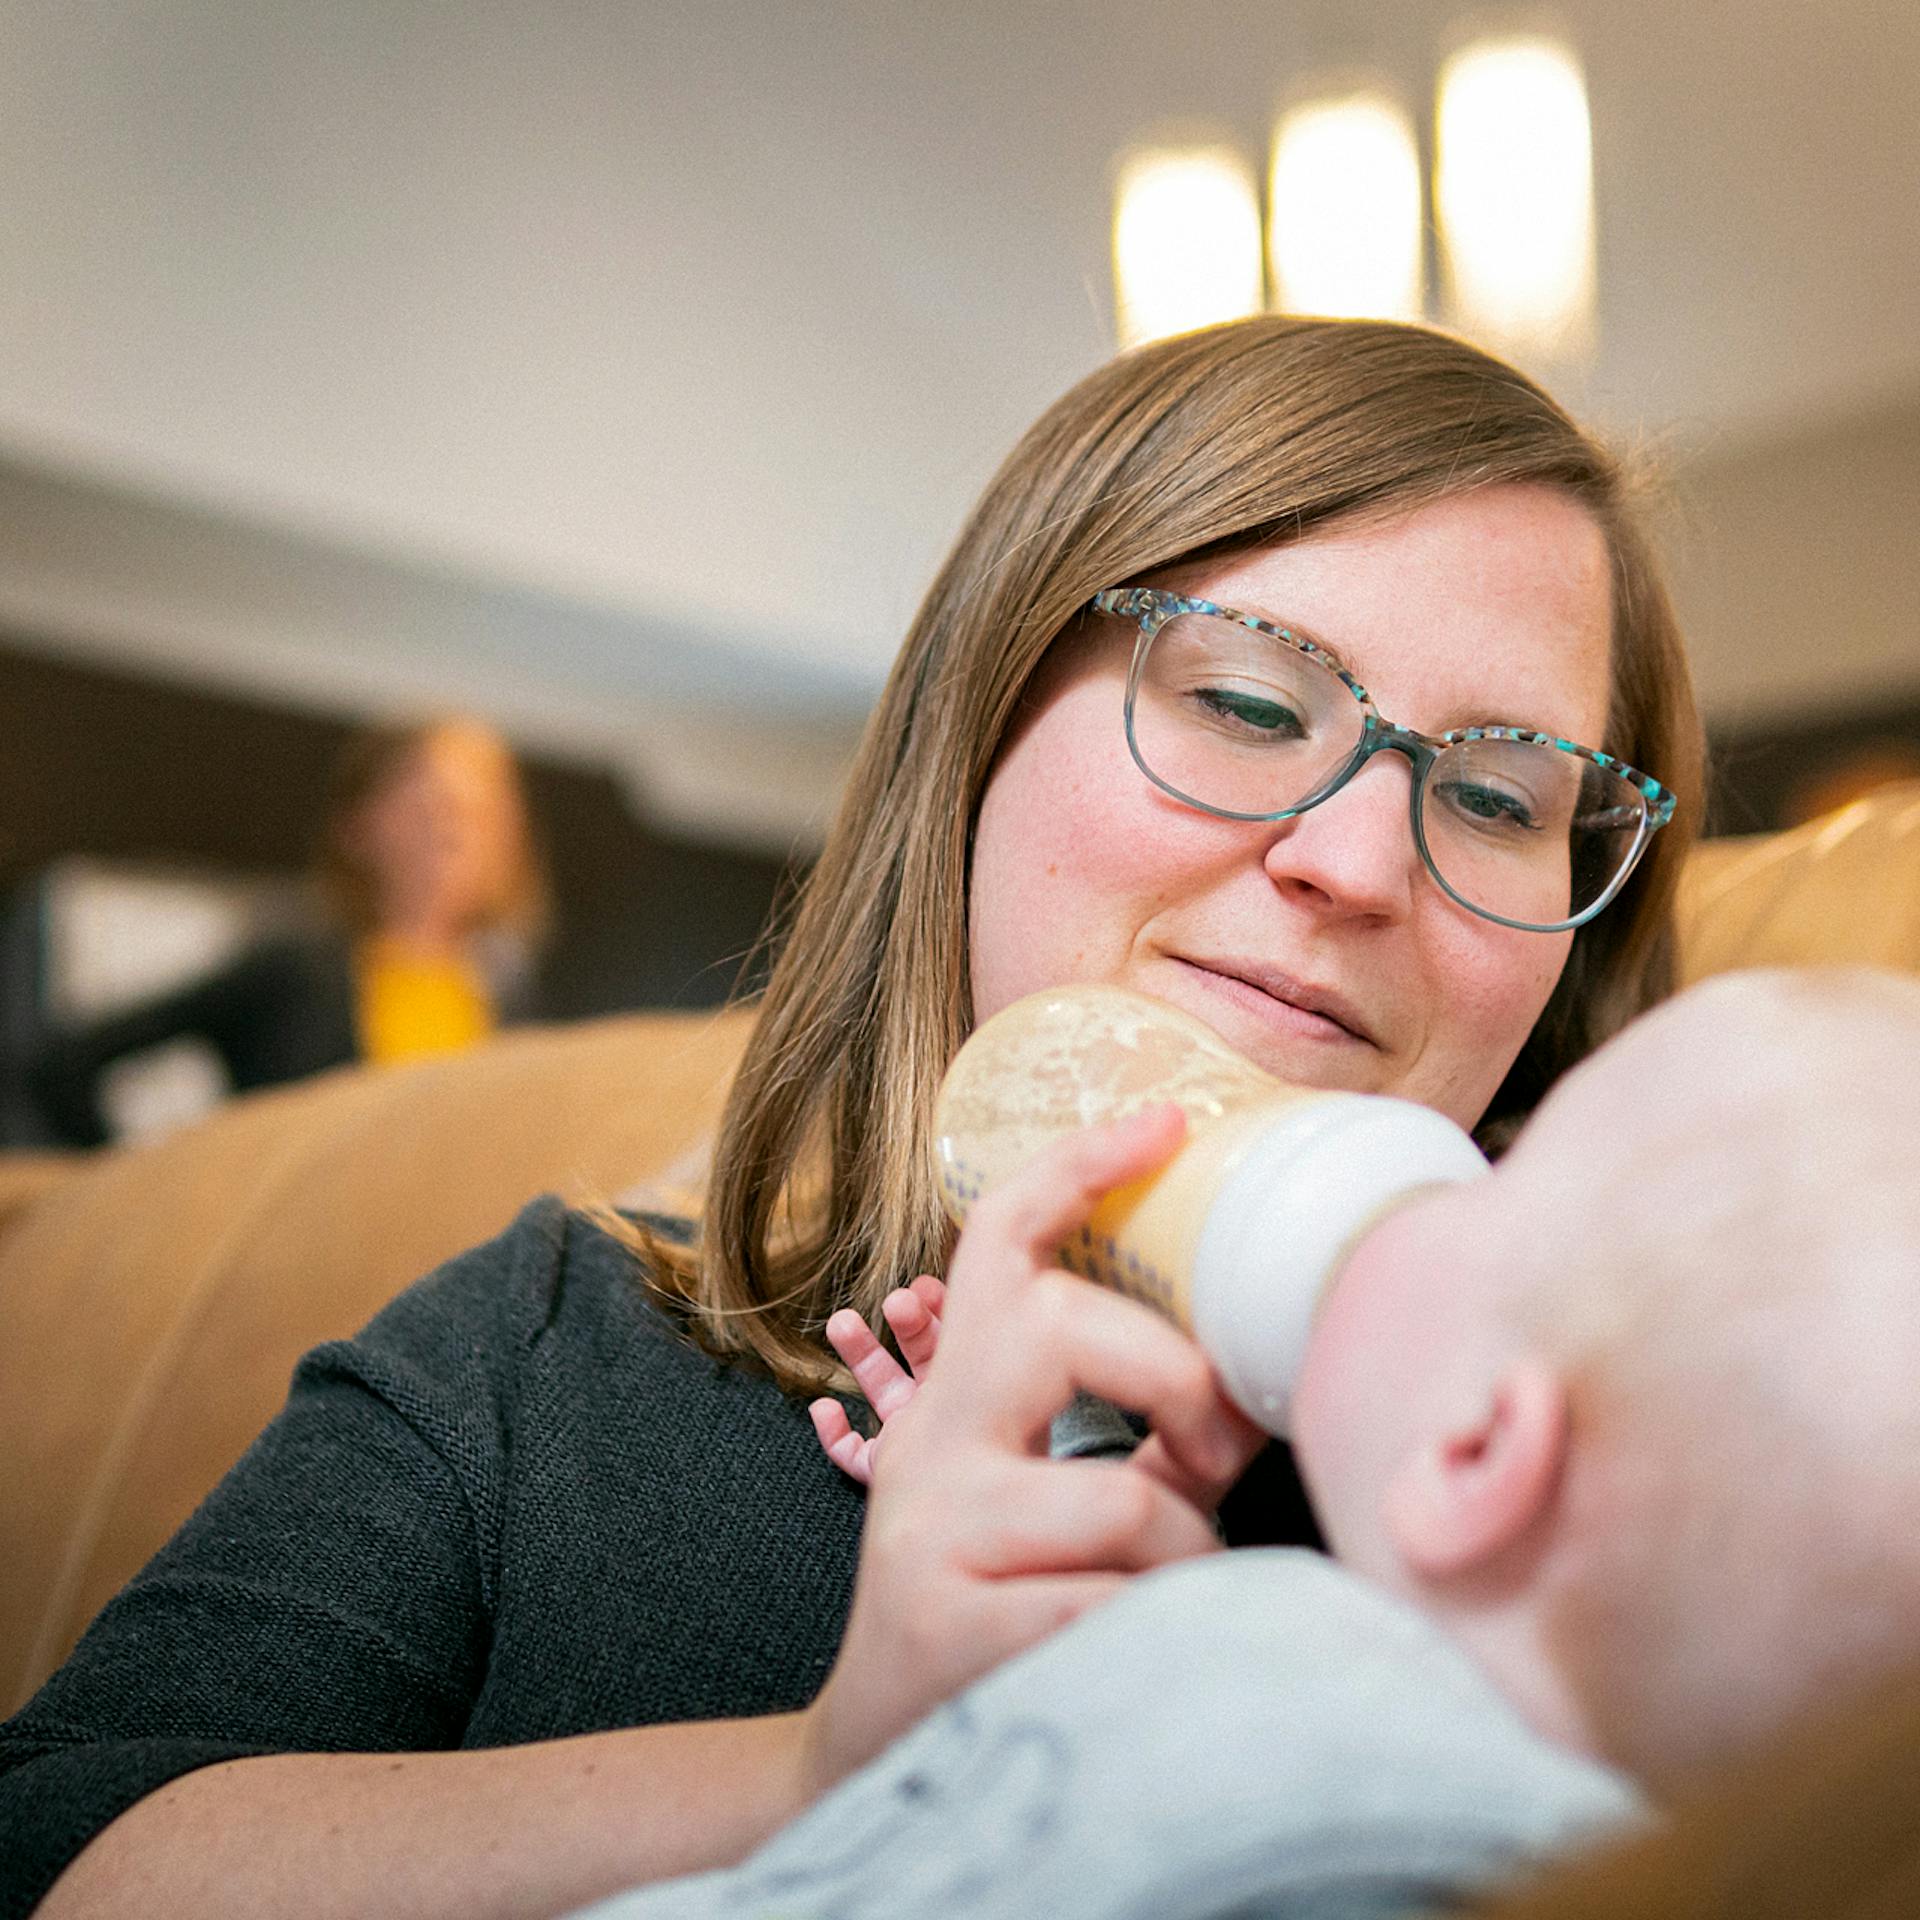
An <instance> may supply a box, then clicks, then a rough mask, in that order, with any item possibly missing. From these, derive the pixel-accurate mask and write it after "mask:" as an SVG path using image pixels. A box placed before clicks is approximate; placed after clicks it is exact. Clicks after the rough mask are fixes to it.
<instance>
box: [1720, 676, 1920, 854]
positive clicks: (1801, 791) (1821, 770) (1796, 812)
mask: <svg viewBox="0 0 1920 1920" xmlns="http://www.w3.org/2000/svg"><path fill="white" fill-rule="evenodd" d="M1712 754H1713V779H1712V786H1711V790H1710V805H1709V807H1708V819H1707V825H1708V830H1709V831H1710V832H1713V833H1765V832H1769V831H1771V830H1773V829H1775V828H1778V827H1787V826H1792V825H1794V824H1796V823H1797V822H1799V821H1801V820H1808V819H1811V818H1812V817H1813V816H1814V815H1815V814H1819V813H1825V812H1828V811H1829V810H1830V809H1831V808H1834V807H1837V806H1841V805H1843V804H1844V803H1845V802H1846V801H1848V800H1852V799H1856V798H1858V796H1859V795H1860V794H1861V793H1862V792H1864V791H1865V790H1866V788H1867V787H1868V786H1870V785H1874V784H1877V783H1878V782H1880V781H1883V780H1916V779H1920V705H1917V706H1895V707H1887V708H1876V709H1874V710H1872V711H1870V712H1867V713H1861V714H1854V715H1851V716H1841V717H1832V716H1829V717H1827V718H1823V719H1819V720H1811V721H1805V722H1800V723H1798V724H1794V725H1783V724H1780V723H1778V722H1775V723H1774V724H1772V725H1769V726H1765V727H1747V728H1741V729H1737V730H1736V729H1726V730H1716V731H1715V732H1714V733H1713V737H1712Z"/></svg>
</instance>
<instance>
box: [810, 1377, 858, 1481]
mask: <svg viewBox="0 0 1920 1920" xmlns="http://www.w3.org/2000/svg"><path fill="white" fill-rule="evenodd" d="M807 1413H808V1416H809V1417H810V1418H811V1419H812V1421H813V1431H814V1434H815V1436H816V1437H817V1438H818V1440H819V1442H820V1450H821V1452H823V1453H824V1454H825V1455H826V1456H827V1458H828V1459H829V1460H831V1461H832V1462H833V1464H834V1465H835V1466H836V1467H838V1468H839V1469H840V1471H841V1472H842V1473H844V1474H845V1475H846V1476H847V1478H848V1479H849V1480H854V1481H857V1482H858V1483H859V1484H860V1485H861V1486H863V1487H868V1486H871V1485H872V1484H873V1442H872V1441H871V1440H867V1439H864V1438H862V1436H861V1435H859V1434H857V1433H855V1432H854V1430H853V1424H852V1422H851V1421H849V1420H848V1418H847V1410H846V1408H845V1407H843V1406H842V1405H841V1404H840V1402H839V1401H838V1400H829V1399H824V1398H823V1399H819V1400H815V1401H813V1402H812V1403H811V1404H810V1405H809V1406H808V1408H807Z"/></svg>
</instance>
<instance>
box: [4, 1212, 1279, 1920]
mask: <svg viewBox="0 0 1920 1920" xmlns="http://www.w3.org/2000/svg"><path fill="white" fill-rule="evenodd" d="M1293 1485H1294V1483H1293V1482H1292V1481H1291V1477H1290V1474H1288V1473H1287V1471H1286V1469H1285V1466H1284V1463H1282V1466H1281V1470H1280V1472H1279V1474H1278V1475H1277V1477H1272V1476H1270V1477H1269V1484H1268V1486H1267V1488H1266V1490H1265V1491H1263V1492H1262V1493H1260V1494H1259V1495H1258V1496H1257V1497H1258V1500H1259V1505H1260V1510H1261V1512H1262V1515H1263V1517H1264V1518H1265V1519H1266V1520H1267V1522H1268V1523H1269V1524H1268V1525H1267V1526H1263V1527H1262V1528H1260V1530H1259V1531H1260V1532H1261V1534H1262V1535H1263V1536H1264V1537H1273V1533H1274V1532H1275V1531H1276V1529H1274V1528H1273V1527H1272V1524H1271V1523H1272V1521H1273V1520H1274V1518H1275V1517H1276V1514H1278V1515H1280V1516H1282V1524H1281V1525H1280V1527H1279V1528H1278V1529H1277V1531H1278V1532H1279V1533H1280V1534H1281V1535H1282V1536H1283V1537H1291V1538H1298V1537H1301V1535H1300V1533H1299V1532H1298V1529H1297V1526H1296V1525H1294V1524H1292V1523H1290V1522H1289V1521H1288V1520H1287V1519H1286V1518H1285V1513H1286V1501H1287V1500H1288V1499H1289V1498H1290V1497H1295V1496H1293V1495H1292V1491H1291V1490H1292V1488H1293ZM1276 1489H1277V1493H1276ZM1276 1500H1277V1501H1278V1504H1277V1505H1276ZM861 1511H862V1496H861V1494H860V1492H859V1490H858V1489H857V1488H856V1487H854V1486H853V1485H852V1483H851V1482H849V1481H848V1480H846V1479H845V1478H844V1477H843V1476H842V1475H841V1474H840V1473H839V1472H838V1471H837V1470H836V1469H835V1468H833V1467H832V1466H830V1465H829V1464H828V1462H827V1461H826V1459H825V1458H824V1457H823V1455H822V1454H821V1452H820V1450H819V1447H818V1446H817V1445H816V1444H815V1441H814V1437H813V1431H812V1428H811V1426H810V1424H809V1422H808V1420H807V1416H806V1412H805V1409H804V1408H803V1407H801V1406H800V1405H798V1404H796V1403H795V1402H793V1401H790V1400H789V1399H787V1398H786V1397H785V1396H784V1395H783V1394H781V1393H780V1391H779V1390H778V1389H777V1388H776V1387H774V1385H773V1384H772V1383H771V1382H770V1381H769V1380H767V1379H766V1378H764V1377H763V1376H761V1375H758V1374H755V1373H752V1372H749V1371H747V1370H745V1369H743V1368H737V1367H726V1366H722V1365H720V1364H719V1363H717V1362H715V1361H714V1360H712V1359H711V1358H709V1357H708V1356H707V1355H705V1354H704V1353H702V1352H701V1351H699V1349H697V1348H696V1347H695V1346H694V1345H693V1344H692V1343H691V1342H690V1341H689V1340H688V1339H687V1338H686V1337H685V1335H684V1334H683V1333H682V1332H681V1331H680V1330H679V1329H677V1328H676V1327H675V1326H674V1325H673V1324H672V1322H671V1320H670V1319H669V1318H668V1317H667V1316H666V1315H665V1314H664V1313H663V1312H662V1311H661V1310H659V1309H658V1308H656V1307H654V1306H652V1305H650V1304H649V1303H648V1301H647V1299H646V1296H645V1294H644V1292H643V1290H642V1288H641V1286H640V1284H639V1282H638V1278H637V1276H636V1274H635V1271H634V1266H633V1261H632V1258H631V1256H630V1255H629V1254H628V1253H627V1252H626V1251H625V1250H624V1249H623V1248H621V1247H620V1246H618V1245H617V1244H616V1243H615V1242H614V1241H612V1240H611V1239H609V1238H608V1237H607V1236H606V1235H605V1234H604V1233H602V1232H601V1231H600V1230H599V1229H598V1228H597V1227H595V1226H594V1225H592V1223H591V1222H589V1221H586V1220H584V1219H582V1218H581V1217H580V1216H578V1215H570V1214H568V1213H567V1212H566V1211H565V1210H564V1209H563V1208H562V1207H561V1206H560V1205H559V1204H558V1203H557V1202H555V1201H552V1200H544V1201H540V1202H536V1203H535V1204H534V1205H533V1206H531V1207H529V1208H528V1209H527V1210H526V1212H524V1213H523V1214H522V1215H521V1216H520V1218H519V1219H518V1220H517V1221H516V1222H515V1223H514V1225H513V1226H512V1227H511V1228H509V1229H508V1231H507V1232H506V1233H504V1234H503V1235H502V1236H501V1237H500V1238H499V1239H497V1240H495V1241H492V1242H491V1243H489V1244H488V1245H486V1246H483V1247H480V1248H477V1249H475V1250H474V1251H473V1252H471V1253H468V1254H465V1255H463V1256H462V1257H461V1258H459V1259H457V1260H455V1261H452V1262H451V1263H450V1264H448V1265H447V1266H445V1267H443V1268H441V1269H440V1270H439V1271H438V1272H437V1273H434V1274H432V1275H430V1276H429V1277H428V1278H427V1279H425V1280H423V1281H421V1282H420V1283H419V1284H418V1285H417V1286H415V1287H413V1288H411V1289H410V1290H409V1291H408V1292H406V1293H404V1294H402V1295H401V1296H400V1298H399V1299H398V1300H396V1301H395V1302H394V1303H393V1304H392V1305H391V1306H390V1307H388V1308H387V1309H386V1310H385V1311H384V1312H383V1313H382V1314H380V1315H379V1317H378V1318H377V1319H375V1320H374V1321H373V1322H372V1324H371V1325H370V1326H368V1327H367V1329H366V1330H365V1331H364V1332H363V1333H361V1334H360V1335H358V1336H357V1337H356V1338H355V1339H352V1340H344V1341H335V1342H333V1343H331V1344H329V1345H327V1346H323V1347H318V1348H316V1349H315V1350H314V1351H313V1352H312V1353H310V1354H309V1355H307V1357H306V1358H305V1359H304V1360H302V1361H301V1363H300V1365H299V1367H298V1369H297V1370H296V1372H295V1374H294V1378H293V1388H292V1392H291V1394H290V1396H289V1398H288V1402H287V1405H286V1408H285V1410H284V1411H283V1412H282V1413H281V1414H280V1415H279V1417H278V1418H277V1419H276V1420H275V1421H274V1422H273V1423H272V1425H271V1426H269V1427H268V1428H267V1430H266V1431H265V1433H263V1434H262V1435H261V1437H260V1438H259V1439H258V1440H257V1441H255V1442H254V1444H253V1446H252V1447H251V1448H250V1449H249V1450H248V1452H247V1453H246V1455H245V1456H244V1457H243V1458H242V1459H241V1461H240V1462H239V1464H238V1465H237V1466H235V1468H234V1469H233V1471H232V1472H231V1473H230V1474H229V1475H228V1476H227V1478H226V1479H225V1480H224V1481H223V1482H222V1483H221V1485H220V1486H219V1487H218V1488H217V1489H216V1490H215V1491H214V1492H213V1493H212V1494H211V1495H210V1496H209V1497H208V1499H207V1501H206V1502H205V1504H204V1505H203V1506H202V1507H201V1508H200V1510H199V1511H198V1512H197V1513H196V1514H194V1516H193V1517H192V1519H190V1520H189V1521H188V1522H187V1524H186V1525H185V1526H184V1527H183V1528H182V1529H181V1531H180V1532H179V1533H178V1534H177V1535H176V1536H175V1537H174V1539H173V1540H172V1541H171V1542H170V1543H169V1544H168V1545H167V1546H166V1547H165V1548H164V1549H163V1550H162V1551H161V1552H160V1554H159V1555H158V1556H157V1557H156V1558H155V1559H154V1560H153V1562H152V1563H151V1564H150V1565H149V1566H148V1567H147V1568H146V1569H145V1571H144V1572H142V1573H141V1574H140V1575H139V1576H138V1577H137V1578H136V1579H135V1580H134V1581H133V1582H132V1584H131V1585H130V1586H128V1587H127V1588H126V1589H125V1590H124V1591H123V1592H122V1593H121V1594H120V1595H119V1596H118V1597H117V1598H116V1599H114V1600H113V1601H112V1602H111V1603H110V1604H109V1605H108V1606H107V1608H106V1609H105V1611H104V1612H102V1614H101V1615H100V1617H99V1619H98V1620H96V1621H95V1622H94V1624H93V1626H92V1628H91V1629H90V1630H89V1631H88V1633H87V1636H86V1638H85V1639H84V1640H83V1641H82V1642H81V1643H80V1646H79V1648H78V1649H77V1650H76V1651H75V1653H74V1655H73V1658H72V1659H71V1660H70V1661H69V1662H68V1663H67V1665H66V1666H65V1667H64V1668H62V1670H61V1671H60V1672H59V1673H58V1674H56V1675H55V1676H54V1677H53V1679H52V1680H50V1681H49V1682H48V1683H47V1685H46V1686H45V1687H44V1688H43V1689H42V1690H41V1691H40V1693H39V1694H38V1695H37V1696H36V1697H35V1698H34V1699H33V1700H32V1701H31V1702H30V1703H29V1704H28V1705H27V1707H26V1708H25V1709H24V1710H23V1711H22V1712H21V1713H20V1714H19V1715H18V1716H17V1717H16V1718H15V1719H13V1720H11V1721H9V1722H8V1723H7V1724H6V1725H5V1726H4V1727H0V1916H5V1920H14V1917H15V1916H21V1915H24V1914H26V1913H27V1912H28V1911H29V1910H30V1909H31V1908H32V1906H33V1905H34V1903H35V1902H36V1901H37V1900H38V1899H39V1898H40V1896H41V1895H42V1894H43V1893H44V1892H45V1891H46V1889H47V1888H48V1886H50V1885H51V1884H52V1882H53V1881H54V1879H55V1878H56V1877H57V1876H58V1875H59V1873H60V1872H61V1871H62V1869H63V1868H64V1867H65V1866H66V1864H67V1863H68V1862H69V1861H70V1860H71V1859H72V1858H73V1856H74V1855H75V1854H76V1853H78V1852H79V1851H80V1849H81V1848H82V1847H83V1846H84V1845H85V1844H86V1843H87V1841H88V1840H90V1839H91V1838H92V1837H93V1836H94V1834H96V1833H98V1832H99V1831H100V1829H101V1828H102V1827H104V1826H106V1825H107V1823H108V1822H109V1821H111V1820H113V1819H114V1818H115V1817H116V1816H117V1815H118V1814H120V1813H121V1812H123V1811H124V1810H125V1809H126V1808H127V1807H129V1806H131V1805H132V1804H133V1802H134V1801H136V1800H138V1799H140V1798H141V1797H143V1796H144V1795H146V1794H148V1793H151V1792H153V1791H154V1789H155V1788H157V1787H159V1786H161V1785H163V1784H164V1783H165V1782H166V1781H168V1780H170V1779H172V1778H174V1777H175V1776H176V1775H179V1774H182V1773H186V1772H189V1771H191V1770H192V1769H194V1768H196V1767H202V1766H206V1765H209V1764H210V1763H212V1762H215V1761H220V1760H228V1759H238V1758H241V1757H243V1756H246V1755H252V1754H266V1753H298V1752H307V1753H313V1752H318V1753H337V1752H382V1751H394V1752H397V1751H406V1750H427V1749H447V1748H454V1747H463V1746H465V1747H485V1746H506V1745H512V1744H516V1743H519V1742H523V1741H529V1740H541V1739H547V1738H552V1737H557V1736H560V1735H564V1734H573V1733H590V1732H596V1731H599V1730H602V1729H606V1728H614V1727H631V1726H645V1725H651V1724H656V1723H659V1722H663V1721H678V1720H695V1719H706V1718H716V1717H722V1716H727V1715H733V1714H750V1713H769V1712H778V1711H783V1710H785V1709H789V1708H793V1707H798V1706H802V1705H804V1704H805V1703H806V1702H807V1701H808V1700H810V1699H811V1698H812V1697H813V1695H814V1694H815V1693H816V1692H817V1691H818V1689H819V1687H820V1684H821V1682H822V1681H823V1680H824V1679H825V1677H826V1673H827V1669H828V1666H829V1665H830V1664H831V1662H832V1659H833V1655H834V1652H835V1650H836V1648H837V1647H838V1644H839V1640H840V1633H841V1628H842V1626H843V1624H844V1620H845V1616H846V1610H847V1603H848V1600H849V1598H850V1594H851V1588H852V1579H853V1568H854V1560H855V1551H856V1548H857V1545H858V1541H859V1532H860V1520H861Z"/></svg>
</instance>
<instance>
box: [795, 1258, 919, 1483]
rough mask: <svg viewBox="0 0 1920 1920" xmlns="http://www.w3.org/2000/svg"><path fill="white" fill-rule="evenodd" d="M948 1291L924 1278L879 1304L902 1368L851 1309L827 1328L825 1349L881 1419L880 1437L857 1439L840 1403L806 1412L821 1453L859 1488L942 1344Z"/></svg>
mask: <svg viewBox="0 0 1920 1920" xmlns="http://www.w3.org/2000/svg"><path fill="white" fill-rule="evenodd" d="M946 1299H947V1290H946V1288H945V1287H944V1286H943V1285H942V1284H941V1283H940V1282H939V1281H938V1280H936V1279H935V1278H934V1277H933V1275H932V1274H930V1273H923V1274H921V1275H920V1276H919V1277H918V1278H917V1279H915V1280H913V1281H911V1282H910V1283H909V1284H908V1285H906V1286H904V1287H896V1288H895V1289H894V1290H893V1292H891V1293H890V1294H888V1295H887V1297H886V1298H885V1299H884V1300H882V1301H881V1302H880V1312H881V1315H882V1316H883V1317H884V1319H885V1320H886V1323H887V1325H888V1326H889V1327H891V1328H892V1329H893V1337H894V1338H895V1339H896V1340H897V1341H899V1343H900V1353H901V1356H902V1358H904V1359H905V1361H906V1363H907V1364H906V1366H904V1367H903V1366H901V1364H900V1362H899V1361H898V1360H896V1359H895V1358H894V1357H893V1355H892V1354H890V1353H889V1352H888V1351H887V1350H886V1348H885V1347H883V1346H882V1345H881V1344H880V1342H879V1341H878V1340H877V1339H876V1338H875V1337H874V1333H873V1329H872V1328H871V1327H869V1326H868V1325H867V1323H866V1322H865V1321H864V1320H862V1319H861V1318H860V1316H859V1315H858V1314H857V1313H855V1312H854V1310H853V1309H852V1308H851V1307H842V1308H841V1309H840V1311H839V1312H838V1313H836V1314H835V1315H833V1317H832V1318H831V1319H830V1320H828V1322H827V1344H828V1345H829V1346H830V1347H831V1348H832V1349H833V1350H834V1352H835V1353H837V1354H838V1355H839V1356H840V1358H841V1360H842V1361H843V1362H844V1363H845V1364H846V1368H847V1371H848V1372H849V1373H851V1374H852V1375H853V1380H854V1384H855V1385H856V1386H857V1387H858V1388H859V1389H860V1391H861V1392H862V1393H863V1394H864V1395H865V1396H866V1401H867V1405H868V1406H870V1407H871V1408H872V1409H873V1410H874V1412H875V1413H876V1414H877V1415H878V1416H879V1419H880V1427H881V1432H880V1433H877V1434H875V1435H874V1436H873V1438H872V1439H871V1440H869V1439H867V1438H865V1437H864V1436H863V1435H861V1434H858V1433H855V1432H854V1430H853V1425H852V1423H851V1422H850V1421H849V1420H848V1419H847V1410H846V1408H845V1407H843V1406H842V1405H841V1404H840V1402H839V1401H838V1400H833V1399H826V1398H823V1399H819V1400H816V1401H814V1402H813V1403H812V1405H811V1406H809V1407H808V1408H807V1411H808V1413H809V1414H811V1415H812V1416H813V1430H814V1432H815V1434H817V1435H818V1436H819V1440H820V1448H821V1451H822V1452H823V1453H825V1455H826V1456H827V1458H828V1459H829V1460H831V1461H832V1462H833V1463H834V1465H835V1466H837V1467H838V1468H839V1469H840V1470H841V1471H842V1472H843V1473H844V1474H846V1476H847V1477H848V1479H850V1480H857V1481H858V1482H859V1483H860V1484H861V1485H862V1486H863V1487H866V1486H871V1485H872V1484H873V1461H874V1454H875V1451H876V1449H877V1448H878V1447H879V1445H880V1441H881V1438H882V1435H884V1433H885V1431H886V1424H887V1422H888V1421H889V1420H891V1419H892V1418H893V1416H894V1415H895V1414H896V1413H898V1412H899V1411H900V1410H901V1408H902V1407H904V1406H905V1405H906V1404H907V1403H908V1402H909V1401H910V1400H911V1399H912V1398H913V1395H914V1389H915V1388H916V1387H917V1386H918V1385H919V1383H920V1382H921V1381H922V1380H923V1379H925V1377H926V1372H927V1369H928V1368H929V1367H930V1366H932V1364H933V1355H934V1350H935V1348H936V1347H938V1346H939V1344H940V1315H941V1313H942V1312H943V1311H944V1310H945V1308H946Z"/></svg>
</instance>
